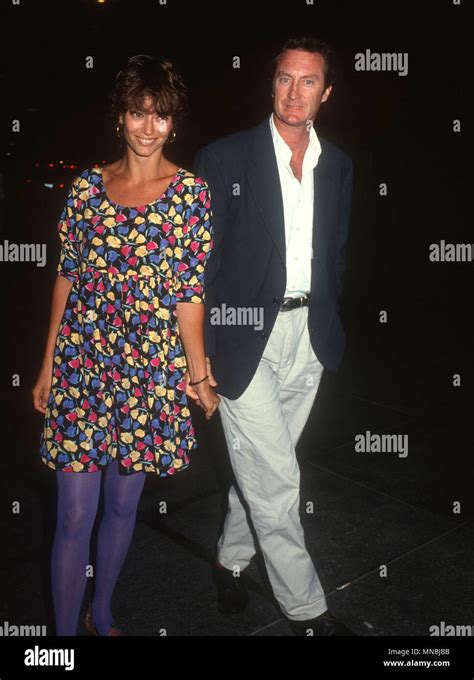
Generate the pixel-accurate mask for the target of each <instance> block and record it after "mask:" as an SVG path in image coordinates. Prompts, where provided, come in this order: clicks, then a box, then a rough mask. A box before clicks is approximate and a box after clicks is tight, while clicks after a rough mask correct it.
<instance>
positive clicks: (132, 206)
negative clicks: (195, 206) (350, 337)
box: [95, 165, 186, 210]
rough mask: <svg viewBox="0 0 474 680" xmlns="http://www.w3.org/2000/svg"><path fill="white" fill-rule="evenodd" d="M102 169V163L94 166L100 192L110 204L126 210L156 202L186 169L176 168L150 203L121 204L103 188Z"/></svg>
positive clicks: (136, 208) (144, 206)
mask: <svg viewBox="0 0 474 680" xmlns="http://www.w3.org/2000/svg"><path fill="white" fill-rule="evenodd" d="M103 169H104V166H103V165H98V166H96V168H95V170H96V172H97V174H98V175H99V178H100V183H101V185H102V193H103V194H104V197H105V199H106V201H107V203H109V204H110V205H112V206H114V207H115V208H121V209H124V208H125V209H127V210H138V209H139V208H147V207H148V206H150V205H155V203H158V202H159V201H160V200H161V199H162V198H164V196H165V195H166V193H167V192H168V190H169V188H170V187H171V186H173V184H174V183H175V182H176V180H177V179H178V177H179V176H180V175H181V174H182V173H184V172H186V170H185V169H184V168H181V167H180V168H178V170H177V171H176V173H175V174H174V175H173V177H172V178H171V180H170V182H169V184H168V185H167V186H166V187H165V189H164V191H163V192H162V193H161V194H160V195H159V196H158V197H157V198H155V199H154V200H153V201H151V202H150V203H141V204H140V205H123V204H121V203H116V202H115V201H112V200H111V199H110V198H109V196H108V194H107V190H106V188H105V183H104V175H103V172H102V171H103Z"/></svg>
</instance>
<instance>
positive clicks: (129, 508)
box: [51, 460, 145, 635]
mask: <svg viewBox="0 0 474 680" xmlns="http://www.w3.org/2000/svg"><path fill="white" fill-rule="evenodd" d="M102 474H103V473H101V472H87V473H85V472H84V473H80V472H57V473H56V477H57V480H58V517H57V524H56V533H55V537H54V543H53V551H52V555H51V583H52V589H53V603H54V611H55V619H56V635H76V632H77V622H78V618H79V612H80V609H81V605H82V600H83V597H84V592H85V589H86V583H87V573H86V568H87V566H88V565H89V551H90V538H91V533H92V528H93V526H94V521H95V518H96V514H97V508H98V504H99V496H100V480H101V476H102ZM144 482H145V473H143V472H135V473H133V474H128V475H120V474H119V471H118V462H117V461H116V460H115V461H114V462H113V463H110V464H109V465H108V466H107V468H106V471H105V480H104V514H103V517H102V520H101V523H100V526H99V533H98V539H97V540H98V542H97V564H96V565H95V568H94V576H95V589H94V597H93V600H92V618H93V620H94V623H95V626H96V628H97V630H98V632H99V634H100V635H107V633H108V631H109V630H110V626H111V625H112V623H113V617H112V612H111V600H112V593H113V590H114V587H115V584H116V582H117V578H118V576H119V573H120V570H121V568H122V565H123V563H124V561H125V557H126V555H127V552H128V548H129V546H130V541H131V539H132V535H133V530H134V527H135V518H136V513H137V506H138V501H139V499H140V495H141V492H142V489H143V484H144Z"/></svg>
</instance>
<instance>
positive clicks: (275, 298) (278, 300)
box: [272, 297, 280, 305]
mask: <svg viewBox="0 0 474 680" xmlns="http://www.w3.org/2000/svg"><path fill="white" fill-rule="evenodd" d="M272 302H273V304H274V305H277V304H278V303H279V302H280V298H277V297H274V298H273V300H272Z"/></svg>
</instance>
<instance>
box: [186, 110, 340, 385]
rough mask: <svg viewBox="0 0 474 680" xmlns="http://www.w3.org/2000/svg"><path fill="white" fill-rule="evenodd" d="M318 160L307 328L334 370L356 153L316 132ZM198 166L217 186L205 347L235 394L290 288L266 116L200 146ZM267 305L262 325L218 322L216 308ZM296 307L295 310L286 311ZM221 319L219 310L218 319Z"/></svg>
mask: <svg viewBox="0 0 474 680" xmlns="http://www.w3.org/2000/svg"><path fill="white" fill-rule="evenodd" d="M320 143H321V155H320V157H319V161H318V164H317V166H316V167H315V169H314V220H313V259H312V261H311V270H312V272H311V291H310V292H311V298H310V304H309V311H308V327H309V334H310V338H311V344H312V347H313V349H314V352H315V354H316V356H317V357H318V359H319V361H320V362H321V363H322V364H323V366H324V367H325V368H327V369H329V370H330V371H336V370H337V368H338V366H339V364H340V362H341V359H342V356H343V353H344V347H345V336H344V330H343V327H342V323H341V318H340V311H339V303H338V297H339V296H340V294H341V290H342V275H343V272H344V251H345V246H346V241H347V233H348V227H349V217H350V208H351V198H352V161H351V159H350V158H349V156H347V155H346V154H345V153H343V152H342V151H341V150H340V149H338V148H337V147H336V146H334V145H333V144H331V143H330V142H327V141H325V140H324V139H320ZM194 171H195V173H196V174H197V175H199V176H200V177H202V178H203V179H205V180H206V181H207V183H208V185H209V188H210V192H211V210H212V216H213V217H212V223H213V228H214V249H213V251H212V254H211V256H210V258H209V260H208V262H207V265H206V268H205V300H206V329H205V339H206V354H207V356H209V357H210V358H211V365H212V372H213V375H214V377H215V379H216V381H217V383H218V387H217V388H216V389H217V392H219V393H220V394H223V395H224V396H226V397H228V398H230V399H237V398H238V397H239V396H240V395H241V394H242V393H243V392H244V390H245V389H246V387H247V386H248V385H249V383H250V381H251V380H252V377H253V376H254V374H255V371H256V369H257V366H258V363H259V361H260V359H261V357H262V354H263V351H264V349H265V345H266V343H267V340H268V338H269V336H270V333H271V332H272V328H273V326H274V323H275V320H276V318H277V315H278V312H279V309H280V306H281V302H282V299H283V297H284V294H285V287H286V248H285V224H284V213H283V199H282V193H281V186H280V177H279V173H278V166H277V160H276V155H275V150H274V146H273V139H272V135H271V130H270V123H269V119H268V118H266V119H265V120H264V121H263V122H262V123H260V124H259V125H257V126H256V127H254V128H251V129H249V130H245V131H243V132H238V133H235V134H231V135H227V136H225V137H222V138H221V139H218V140H217V141H215V142H213V143H211V144H209V145H208V146H206V147H204V148H203V149H202V150H201V151H200V152H199V153H198V154H197V156H196V159H195V164H194ZM224 304H225V306H226V308H227V309H229V308H242V307H243V308H249V307H251V308H255V307H257V308H261V309H263V319H264V325H263V328H262V329H259V330H255V329H254V326H253V325H229V324H220V325H213V324H212V323H211V313H212V309H213V308H214V307H219V308H221V309H222V305H224ZM288 314H291V312H288ZM214 320H215V319H214Z"/></svg>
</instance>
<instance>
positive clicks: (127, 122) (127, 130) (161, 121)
mask: <svg viewBox="0 0 474 680" xmlns="http://www.w3.org/2000/svg"><path fill="white" fill-rule="evenodd" d="M143 108H144V111H138V110H137V111H135V110H133V109H132V110H130V111H127V112H126V113H125V114H124V115H122V116H120V119H119V121H120V124H121V125H123V133H124V137H125V141H126V142H127V144H128V145H129V146H130V147H131V148H132V149H133V151H134V152H135V153H136V154H137V155H138V156H151V155H152V154H154V153H156V152H157V151H158V149H161V148H162V147H163V145H164V143H165V142H166V140H167V138H168V136H169V134H170V133H171V131H172V129H173V120H172V117H171V116H169V117H168V118H160V116H159V115H158V114H157V113H156V111H155V108H154V107H153V100H152V98H151V97H146V98H145V99H144V100H143Z"/></svg>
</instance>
